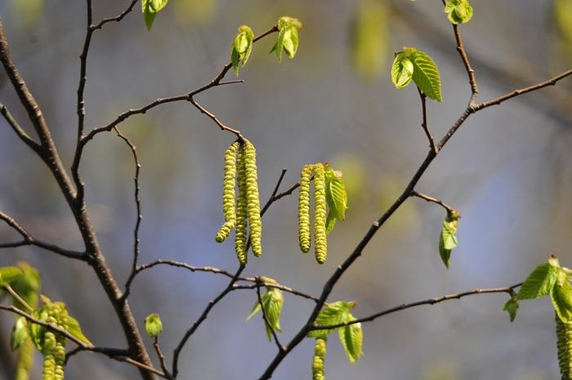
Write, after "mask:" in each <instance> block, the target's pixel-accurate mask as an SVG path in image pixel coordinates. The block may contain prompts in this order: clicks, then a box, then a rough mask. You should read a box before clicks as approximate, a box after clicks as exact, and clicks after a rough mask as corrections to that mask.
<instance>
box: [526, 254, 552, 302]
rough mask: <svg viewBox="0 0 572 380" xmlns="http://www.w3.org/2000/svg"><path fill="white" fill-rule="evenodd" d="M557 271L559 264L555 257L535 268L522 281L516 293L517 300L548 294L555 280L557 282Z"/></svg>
mask: <svg viewBox="0 0 572 380" xmlns="http://www.w3.org/2000/svg"><path fill="white" fill-rule="evenodd" d="M559 271H560V264H558V260H557V259H556V258H555V257H554V258H551V260H549V261H548V262H547V263H544V264H541V265H539V266H537V267H536V268H535V269H534V270H533V271H532V273H531V274H530V275H529V276H528V277H527V278H526V280H524V283H523V284H522V286H521V287H520V291H519V292H518V299H519V300H524V299H534V298H540V297H544V296H546V295H548V294H550V292H551V291H552V288H554V285H555V284H556V280H558V273H559Z"/></svg>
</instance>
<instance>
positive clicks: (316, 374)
mask: <svg viewBox="0 0 572 380" xmlns="http://www.w3.org/2000/svg"><path fill="white" fill-rule="evenodd" d="M326 343H327V342H326V339H323V338H316V343H315V344H314V358H313V360H312V380H326V373H325V370H324V364H325V361H326Z"/></svg>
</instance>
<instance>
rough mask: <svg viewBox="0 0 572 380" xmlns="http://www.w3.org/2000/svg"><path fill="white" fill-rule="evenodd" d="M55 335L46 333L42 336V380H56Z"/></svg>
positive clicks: (49, 332)
mask: <svg viewBox="0 0 572 380" xmlns="http://www.w3.org/2000/svg"><path fill="white" fill-rule="evenodd" d="M56 345H57V340H56V334H54V333H53V332H51V331H46V332H45V334H44V345H43V354H44V361H43V365H42V380H56V377H55V376H56V355H55V353H56Z"/></svg>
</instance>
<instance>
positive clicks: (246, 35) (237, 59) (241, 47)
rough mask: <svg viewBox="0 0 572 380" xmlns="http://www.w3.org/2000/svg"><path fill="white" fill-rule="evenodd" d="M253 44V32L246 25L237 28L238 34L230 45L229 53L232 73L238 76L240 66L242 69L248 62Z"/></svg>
mask: <svg viewBox="0 0 572 380" xmlns="http://www.w3.org/2000/svg"><path fill="white" fill-rule="evenodd" d="M253 44H254V32H253V31H252V29H250V27H249V26H248V25H242V26H241V27H240V28H238V34H237V35H236V37H235V38H234V41H233V43H232V49H231V53H230V60H231V63H232V68H233V69H234V73H235V74H236V75H237V76H238V72H239V70H240V64H242V67H244V66H245V65H246V62H248V58H249V57H250V53H251V52H252V45H253Z"/></svg>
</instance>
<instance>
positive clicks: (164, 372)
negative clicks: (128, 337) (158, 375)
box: [153, 336, 174, 380]
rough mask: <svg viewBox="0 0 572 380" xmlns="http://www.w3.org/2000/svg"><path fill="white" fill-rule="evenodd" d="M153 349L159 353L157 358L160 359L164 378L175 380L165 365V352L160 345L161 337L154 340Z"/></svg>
mask: <svg viewBox="0 0 572 380" xmlns="http://www.w3.org/2000/svg"><path fill="white" fill-rule="evenodd" d="M153 348H154V349H155V352H156V353H157V357H158V358H159V365H160V366H161V369H162V370H163V374H164V377H165V378H166V379H169V380H173V379H174V377H173V376H172V375H171V374H170V373H169V370H167V365H166V363H165V355H163V351H161V346H160V345H159V337H158V336H156V337H155V339H154V340H153Z"/></svg>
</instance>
